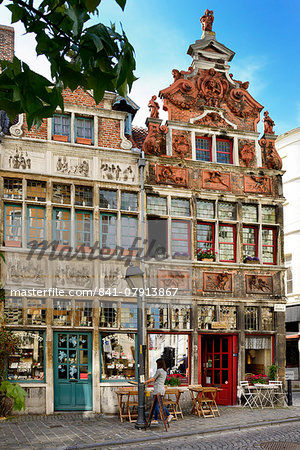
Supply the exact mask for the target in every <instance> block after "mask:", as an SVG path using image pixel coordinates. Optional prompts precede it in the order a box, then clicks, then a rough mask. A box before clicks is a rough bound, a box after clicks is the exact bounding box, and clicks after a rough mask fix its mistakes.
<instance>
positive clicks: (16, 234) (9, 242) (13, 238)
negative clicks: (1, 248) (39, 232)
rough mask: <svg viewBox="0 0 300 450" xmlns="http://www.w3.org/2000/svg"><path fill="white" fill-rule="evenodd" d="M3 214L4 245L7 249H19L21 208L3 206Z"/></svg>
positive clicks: (20, 240) (17, 206) (20, 241)
mask: <svg viewBox="0 0 300 450" xmlns="http://www.w3.org/2000/svg"><path fill="white" fill-rule="evenodd" d="M4 214H5V222H4V245H5V246H7V247H21V243H22V207H21V206H19V205H5V208H4Z"/></svg>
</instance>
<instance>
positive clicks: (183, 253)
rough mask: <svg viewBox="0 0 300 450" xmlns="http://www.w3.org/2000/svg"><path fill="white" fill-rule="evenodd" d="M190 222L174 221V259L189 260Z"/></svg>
mask: <svg viewBox="0 0 300 450" xmlns="http://www.w3.org/2000/svg"><path fill="white" fill-rule="evenodd" d="M189 229H190V224H189V222H183V221H182V222H181V221H175V220H173V221H172V256H173V258H174V257H175V258H176V257H177V258H188V257H189V256H190V247H189V239H190V237H189Z"/></svg>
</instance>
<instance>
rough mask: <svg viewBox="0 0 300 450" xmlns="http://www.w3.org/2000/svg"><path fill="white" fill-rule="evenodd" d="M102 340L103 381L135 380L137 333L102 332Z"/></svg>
mask: <svg viewBox="0 0 300 450" xmlns="http://www.w3.org/2000/svg"><path fill="white" fill-rule="evenodd" d="M100 342H101V381H108V380H135V378H136V373H135V358H136V344H135V334H133V333H110V334H106V333H101V335H100Z"/></svg>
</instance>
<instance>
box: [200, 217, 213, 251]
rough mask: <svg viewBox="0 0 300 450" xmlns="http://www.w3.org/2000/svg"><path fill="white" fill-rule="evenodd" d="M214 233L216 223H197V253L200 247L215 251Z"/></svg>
mask: <svg viewBox="0 0 300 450" xmlns="http://www.w3.org/2000/svg"><path fill="white" fill-rule="evenodd" d="M214 234H215V232H214V224H212V223H199V222H198V223H197V253H198V251H199V250H200V249H201V250H209V249H212V250H213V251H214V248H215V245H214Z"/></svg>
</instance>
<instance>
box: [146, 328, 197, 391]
mask: <svg viewBox="0 0 300 450" xmlns="http://www.w3.org/2000/svg"><path fill="white" fill-rule="evenodd" d="M189 355H190V342H189V335H188V334H183V333H180V334H172V333H164V334H158V333H150V334H148V357H149V376H150V377H152V376H153V375H154V374H155V372H156V360H157V359H158V358H161V357H162V358H164V360H165V362H166V366H167V380H170V378H172V377H175V378H179V379H180V382H181V385H186V384H188V383H189Z"/></svg>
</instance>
